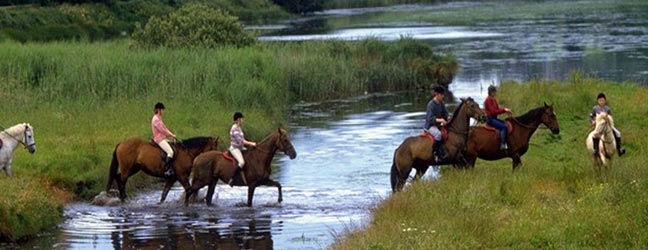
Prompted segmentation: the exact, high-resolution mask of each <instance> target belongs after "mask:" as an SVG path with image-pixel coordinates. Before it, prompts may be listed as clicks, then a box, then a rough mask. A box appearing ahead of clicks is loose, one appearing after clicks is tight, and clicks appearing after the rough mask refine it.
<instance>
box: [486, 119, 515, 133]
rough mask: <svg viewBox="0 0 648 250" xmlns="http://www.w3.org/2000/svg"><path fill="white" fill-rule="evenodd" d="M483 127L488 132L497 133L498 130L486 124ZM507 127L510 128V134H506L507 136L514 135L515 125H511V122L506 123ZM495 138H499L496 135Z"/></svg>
mask: <svg viewBox="0 0 648 250" xmlns="http://www.w3.org/2000/svg"><path fill="white" fill-rule="evenodd" d="M483 127H484V129H486V130H488V131H492V132H493V133H495V132H497V129H496V128H495V127H493V126H491V125H488V124H484V126H483ZM506 127H507V128H508V134H506V135H510V134H511V133H513V124H511V122H510V121H506ZM495 136H497V134H495Z"/></svg>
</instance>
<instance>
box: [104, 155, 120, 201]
mask: <svg viewBox="0 0 648 250" xmlns="http://www.w3.org/2000/svg"><path fill="white" fill-rule="evenodd" d="M117 147H119V144H117V146H116V147H115V150H114V151H113V158H112V162H111V163H110V170H109V172H108V183H107V184H106V193H108V191H110V188H111V186H112V183H113V181H114V180H115V179H116V178H117V170H118V168H119V161H117Z"/></svg>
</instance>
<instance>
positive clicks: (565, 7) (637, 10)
mask: <svg viewBox="0 0 648 250" xmlns="http://www.w3.org/2000/svg"><path fill="white" fill-rule="evenodd" d="M646 11H648V2H646V1H641V0H621V1H502V0H500V1H486V2H479V3H474V4H461V5H456V6H452V5H450V6H447V7H444V8H435V9H425V10H419V11H388V12H379V13H367V14H363V15H356V16H348V17H339V18H334V19H330V20H329V24H330V26H331V27H333V28H349V27H363V26H367V25H381V24H382V25H385V24H390V23H391V24H394V23H412V22H414V23H416V22H420V23H434V24H443V25H480V24H483V23H487V22H500V21H502V22H518V21H524V22H528V21H533V20H543V19H545V18H547V17H562V16H565V15H577V16H582V18H583V19H584V20H589V21H597V20H599V18H598V17H597V14H598V13H609V12H615V13H617V12H621V13H628V15H643V13H646Z"/></svg>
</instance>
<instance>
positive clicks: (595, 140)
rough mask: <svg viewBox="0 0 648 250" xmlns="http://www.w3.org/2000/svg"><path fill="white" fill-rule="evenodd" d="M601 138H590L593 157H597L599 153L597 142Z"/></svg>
mask: <svg viewBox="0 0 648 250" xmlns="http://www.w3.org/2000/svg"><path fill="white" fill-rule="evenodd" d="M600 141H601V138H598V137H595V136H592V146H593V147H594V156H597V155H598V153H599V142H600Z"/></svg>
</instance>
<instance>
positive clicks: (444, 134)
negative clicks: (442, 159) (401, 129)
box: [419, 127, 448, 143]
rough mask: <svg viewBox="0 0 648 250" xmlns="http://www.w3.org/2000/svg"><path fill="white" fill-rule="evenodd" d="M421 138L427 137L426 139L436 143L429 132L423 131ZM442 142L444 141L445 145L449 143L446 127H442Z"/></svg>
mask: <svg viewBox="0 0 648 250" xmlns="http://www.w3.org/2000/svg"><path fill="white" fill-rule="evenodd" d="M419 136H420V137H426V138H428V139H429V140H430V141H431V142H434V136H432V134H430V133H429V132H427V130H423V131H421V134H419ZM441 140H442V141H443V143H445V142H446V141H448V129H446V128H445V127H441Z"/></svg>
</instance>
